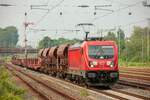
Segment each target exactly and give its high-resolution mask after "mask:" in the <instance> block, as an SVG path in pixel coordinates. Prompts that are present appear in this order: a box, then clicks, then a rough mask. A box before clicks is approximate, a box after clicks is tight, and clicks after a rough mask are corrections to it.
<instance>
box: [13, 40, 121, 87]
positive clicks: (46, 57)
mask: <svg viewBox="0 0 150 100" xmlns="http://www.w3.org/2000/svg"><path fill="white" fill-rule="evenodd" d="M17 62H18V65H22V66H24V67H27V68H30V69H34V70H37V71H42V72H44V73H48V74H50V75H52V76H58V77H61V78H67V79H69V80H71V81H75V82H77V83H85V84H86V85H89V86H111V85H113V84H115V83H116V82H117V80H118V79H119V71H118V50H117V45H116V44H115V42H113V41H103V40H92V39H90V40H86V41H83V42H82V43H76V44H74V45H69V44H63V45H60V46H57V47H51V48H45V49H41V50H40V52H39V58H38V59H29V58H28V59H19V60H17V59H16V58H13V59H12V63H14V64H17Z"/></svg>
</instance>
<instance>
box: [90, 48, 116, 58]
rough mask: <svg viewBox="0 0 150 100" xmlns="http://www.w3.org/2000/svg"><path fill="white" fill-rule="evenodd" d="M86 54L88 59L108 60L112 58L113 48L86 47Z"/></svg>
mask: <svg viewBox="0 0 150 100" xmlns="http://www.w3.org/2000/svg"><path fill="white" fill-rule="evenodd" d="M88 49H89V50H88V54H89V57H90V58H94V59H110V58H113V57H114V48H113V46H101V45H94V46H89V47H88Z"/></svg>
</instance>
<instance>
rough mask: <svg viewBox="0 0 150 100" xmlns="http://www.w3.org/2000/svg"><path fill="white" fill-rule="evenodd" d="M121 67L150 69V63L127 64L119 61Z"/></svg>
mask: <svg viewBox="0 0 150 100" xmlns="http://www.w3.org/2000/svg"><path fill="white" fill-rule="evenodd" d="M119 66H125V67H139V68H145V67H146V68H148V67H149V68H150V62H144V63H142V62H129V61H128V62H126V61H122V60H119Z"/></svg>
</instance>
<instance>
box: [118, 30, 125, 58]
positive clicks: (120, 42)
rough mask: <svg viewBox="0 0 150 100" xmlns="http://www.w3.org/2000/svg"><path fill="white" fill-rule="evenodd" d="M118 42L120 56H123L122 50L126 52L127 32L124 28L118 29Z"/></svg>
mask: <svg viewBox="0 0 150 100" xmlns="http://www.w3.org/2000/svg"><path fill="white" fill-rule="evenodd" d="M117 44H118V48H119V56H120V57H121V56H122V52H124V49H125V34H124V31H123V30H122V29H120V28H119V29H118V31H117Z"/></svg>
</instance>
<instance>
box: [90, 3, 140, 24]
mask: <svg viewBox="0 0 150 100" xmlns="http://www.w3.org/2000/svg"><path fill="white" fill-rule="evenodd" d="M141 2H142V1H138V2H136V3H134V4H131V5H127V6H125V7H122V8H119V9H117V10H114V11H113V12H109V13H106V14H104V15H102V16H98V17H96V18H94V19H93V22H94V21H96V20H98V19H100V18H104V17H106V16H108V15H111V14H114V13H116V12H119V11H122V10H125V9H127V8H130V7H134V6H136V5H137V4H140V3H141Z"/></svg>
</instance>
